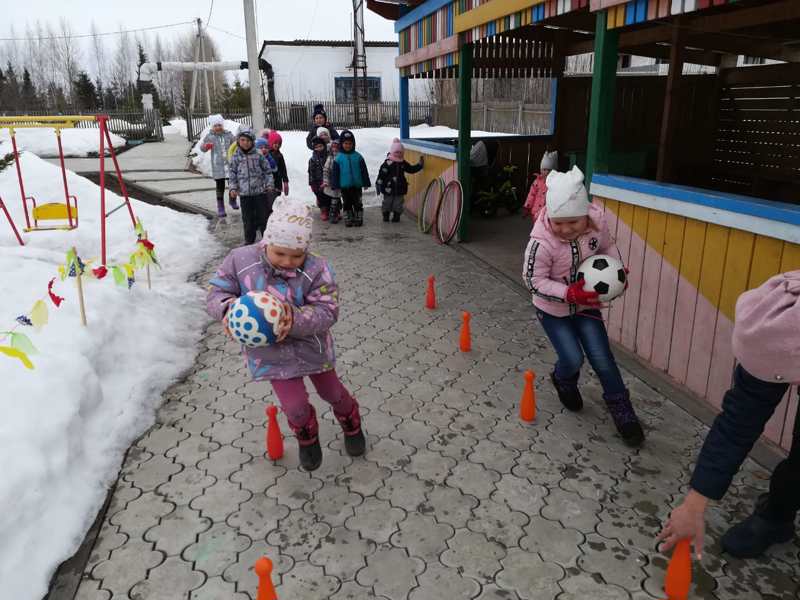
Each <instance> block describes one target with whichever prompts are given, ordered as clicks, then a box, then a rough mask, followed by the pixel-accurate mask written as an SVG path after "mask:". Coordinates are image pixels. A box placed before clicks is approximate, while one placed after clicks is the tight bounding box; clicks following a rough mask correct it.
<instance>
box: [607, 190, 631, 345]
mask: <svg viewBox="0 0 800 600" xmlns="http://www.w3.org/2000/svg"><path fill="white" fill-rule="evenodd" d="M617 216H618V218H619V224H618V225H617V247H618V248H619V253H620V255H621V256H622V262H623V264H628V260H629V258H630V251H631V225H630V224H632V223H633V205H632V204H625V203H624V202H621V203H620V205H619V211H618V212H617ZM624 308H625V303H624V302H621V301H617V302H612V303H611V310H610V312H609V316H608V335H609V337H610V338H611V339H612V340H614V341H615V342H620V343H621V342H622V323H623V319H624Z"/></svg>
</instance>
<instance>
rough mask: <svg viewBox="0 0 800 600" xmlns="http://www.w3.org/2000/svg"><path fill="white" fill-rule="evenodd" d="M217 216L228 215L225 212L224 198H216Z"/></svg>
mask: <svg viewBox="0 0 800 600" xmlns="http://www.w3.org/2000/svg"><path fill="white" fill-rule="evenodd" d="M217 216H218V217H219V218H222V217H226V216H228V215H227V213H226V212H225V199H224V198H217Z"/></svg>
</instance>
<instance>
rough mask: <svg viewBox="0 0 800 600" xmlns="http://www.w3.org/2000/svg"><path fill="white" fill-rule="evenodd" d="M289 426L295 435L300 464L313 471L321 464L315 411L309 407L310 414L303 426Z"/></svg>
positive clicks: (320, 449)
mask: <svg viewBox="0 0 800 600" xmlns="http://www.w3.org/2000/svg"><path fill="white" fill-rule="evenodd" d="M289 427H290V428H291V430H292V431H294V434H295V436H296V437H297V443H298V445H299V453H300V466H301V467H303V468H304V469H305V470H306V471H314V470H315V469H318V468H319V466H320V465H321V464H322V448H321V447H320V445H319V423H318V422H317V411H316V410H314V407H313V406H312V407H311V414H310V415H309V417H308V421H307V422H306V424H305V425H304V426H303V427H299V428H298V427H294V426H293V425H292V424H291V423H289Z"/></svg>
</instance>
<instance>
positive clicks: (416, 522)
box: [391, 513, 455, 564]
mask: <svg viewBox="0 0 800 600" xmlns="http://www.w3.org/2000/svg"><path fill="white" fill-rule="evenodd" d="M454 534H455V530H454V529H453V528H452V527H451V526H450V525H447V524H445V523H437V522H436V521H435V520H434V519H433V517H426V516H423V515H420V514H417V513H410V514H409V515H408V517H407V518H406V519H405V520H403V521H401V522H400V531H398V532H396V533H395V534H393V535H392V538H391V542H392V544H394V545H395V546H399V547H401V548H406V549H407V550H408V553H409V554H410V555H411V556H416V557H417V558H421V559H423V560H424V561H426V563H429V564H430V562H431V561H435V560H436V559H437V558H438V557H439V555H440V554H441V553H442V552H444V551H445V550H447V540H449V539H450V538H451V537H453V535H454Z"/></svg>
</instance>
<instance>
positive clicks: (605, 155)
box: [585, 10, 619, 187]
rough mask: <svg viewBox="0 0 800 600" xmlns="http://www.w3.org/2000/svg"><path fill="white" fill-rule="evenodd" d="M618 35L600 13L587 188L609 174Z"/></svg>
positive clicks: (590, 109)
mask: <svg viewBox="0 0 800 600" xmlns="http://www.w3.org/2000/svg"><path fill="white" fill-rule="evenodd" d="M618 42H619V32H618V30H617V29H608V28H607V26H606V11H604V10H603V11H599V12H598V13H597V25H596V27H595V34H594V70H593V73H592V98H591V101H590V103H589V136H588V137H589V139H588V140H587V143H586V173H585V175H586V185H587V187H588V185H589V183H591V180H592V175H593V174H594V173H598V172H600V173H602V172H608V161H609V155H610V154H611V133H612V130H613V127H614V92H615V89H614V88H615V86H616V77H617V45H618Z"/></svg>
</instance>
